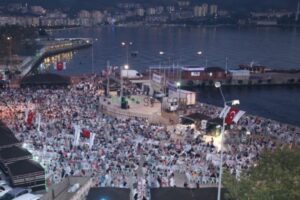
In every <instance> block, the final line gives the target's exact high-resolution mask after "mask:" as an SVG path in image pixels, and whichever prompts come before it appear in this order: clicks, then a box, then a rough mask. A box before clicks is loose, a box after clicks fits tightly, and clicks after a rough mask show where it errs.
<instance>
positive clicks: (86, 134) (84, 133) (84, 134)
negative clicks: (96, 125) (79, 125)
mask: <svg viewBox="0 0 300 200" xmlns="http://www.w3.org/2000/svg"><path fill="white" fill-rule="evenodd" d="M90 136H91V133H90V131H88V130H87V129H82V137H85V138H90Z"/></svg>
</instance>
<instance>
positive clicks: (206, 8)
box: [202, 3, 208, 17]
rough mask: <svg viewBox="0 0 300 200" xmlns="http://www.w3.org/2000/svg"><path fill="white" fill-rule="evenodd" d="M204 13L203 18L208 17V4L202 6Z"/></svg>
mask: <svg viewBox="0 0 300 200" xmlns="http://www.w3.org/2000/svg"><path fill="white" fill-rule="evenodd" d="M202 12H203V17H205V16H207V15H208V4H207V3H204V4H202Z"/></svg>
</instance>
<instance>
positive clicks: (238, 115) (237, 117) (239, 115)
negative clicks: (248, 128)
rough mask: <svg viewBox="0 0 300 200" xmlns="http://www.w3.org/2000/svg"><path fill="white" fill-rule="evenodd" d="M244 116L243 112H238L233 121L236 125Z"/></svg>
mask: <svg viewBox="0 0 300 200" xmlns="http://www.w3.org/2000/svg"><path fill="white" fill-rule="evenodd" d="M244 114H245V111H242V110H239V112H238V113H237V114H236V115H235V116H234V118H233V121H234V122H235V123H237V122H238V121H239V120H240V118H241V117H242V116H243V115H244Z"/></svg>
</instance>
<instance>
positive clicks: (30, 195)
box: [13, 193, 42, 200]
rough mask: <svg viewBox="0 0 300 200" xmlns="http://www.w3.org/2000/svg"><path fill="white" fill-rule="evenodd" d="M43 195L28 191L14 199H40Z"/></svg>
mask: <svg viewBox="0 0 300 200" xmlns="http://www.w3.org/2000/svg"><path fill="white" fill-rule="evenodd" d="M41 197H42V195H39V194H32V193H27V194H23V195H21V196H19V197H17V198H14V199H13V200H39V199H40V198H41Z"/></svg>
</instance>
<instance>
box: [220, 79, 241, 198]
mask: <svg viewBox="0 0 300 200" xmlns="http://www.w3.org/2000/svg"><path fill="white" fill-rule="evenodd" d="M221 86H222V85H221V83H220V82H215V87H216V88H218V89H219V91H220V93H221V96H222V99H223V103H224V108H225V107H226V106H227V104H228V103H231V105H238V104H240V101H239V100H232V101H226V99H225V97H224V94H223V91H222V87H221ZM225 118H226V117H223V124H222V130H221V147H220V148H221V158H220V166H219V168H220V169H219V170H220V171H219V184H218V200H221V186H222V174H223V137H224V132H225Z"/></svg>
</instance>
